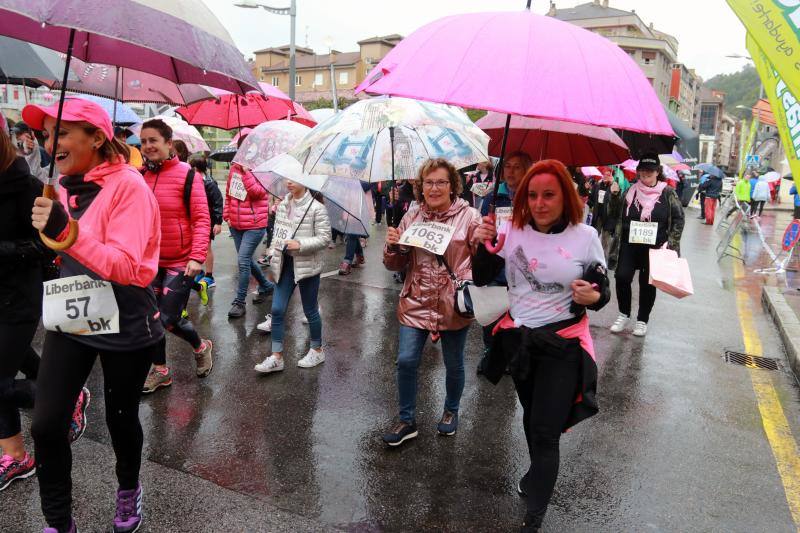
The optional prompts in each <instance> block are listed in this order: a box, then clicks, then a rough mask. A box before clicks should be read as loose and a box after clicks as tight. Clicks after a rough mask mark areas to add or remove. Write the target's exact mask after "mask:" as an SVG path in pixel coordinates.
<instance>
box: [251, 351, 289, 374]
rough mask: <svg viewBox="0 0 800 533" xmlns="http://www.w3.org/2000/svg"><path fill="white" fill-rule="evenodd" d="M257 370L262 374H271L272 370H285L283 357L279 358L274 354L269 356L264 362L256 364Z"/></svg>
mask: <svg viewBox="0 0 800 533" xmlns="http://www.w3.org/2000/svg"><path fill="white" fill-rule="evenodd" d="M255 370H256V372H260V373H262V374H271V373H272V372H280V371H281V370H283V357H281V358H278V357H275V356H274V355H270V356H268V357H267V358H266V359H264V360H263V361H262V362H260V363H258V364H257V365H256V366H255Z"/></svg>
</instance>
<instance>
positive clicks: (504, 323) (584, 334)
mask: <svg viewBox="0 0 800 533" xmlns="http://www.w3.org/2000/svg"><path fill="white" fill-rule="evenodd" d="M516 327H517V326H516V324H514V319H512V318H511V315H509V314H508V313H506V314H505V315H503V318H501V319H500V320H499V321H498V322H497V324H496V325H495V327H494V329H493V330H492V335H497V332H498V331H502V330H504V329H514V328H516ZM556 335H558V336H559V337H562V338H564V339H578V340H579V341H580V343H581V348H583V350H584V351H585V352H586V353H588V354H589V356H590V357H591V358H592V360H593V361H596V360H597V359H596V358H595V355H594V341H593V340H592V333H591V331H590V330H589V317H588V316H587V315H583V318H582V319H580V321H579V322H576V323H575V324H573V325H571V326H568V327H566V328H564V329H560V330H558V331H556Z"/></svg>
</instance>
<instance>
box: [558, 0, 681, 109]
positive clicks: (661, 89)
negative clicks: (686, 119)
mask: <svg viewBox="0 0 800 533" xmlns="http://www.w3.org/2000/svg"><path fill="white" fill-rule="evenodd" d="M548 15H549V16H551V17H555V18H557V19H559V20H563V21H565V22H569V23H570V24H575V25H576V26H580V27H582V28H585V29H587V30H589V31H592V32H594V33H597V34H600V35H602V36H603V37H605V38H607V39H609V40H610V41H613V42H615V43H617V44H618V45H619V46H620V48H622V49H623V50H624V51H625V52H627V53H628V55H629V56H630V57H631V59H633V60H634V61H635V62H636V63H637V64H638V65H639V67H640V68H641V69H642V72H644V75H645V76H646V77H647V79H648V81H650V84H651V85H652V86H653V89H655V92H656V95H658V98H659V100H660V101H661V103H662V104H663V105H664V107H669V104H670V88H671V85H672V71H673V65H675V64H676V63H677V60H678V40H677V39H676V38H675V37H673V36H671V35H668V34H666V33H664V32H660V31H658V30H656V29H655V28H654V27H653V24H652V23H651V24H649V25H648V24H645V23H644V21H643V20H642V19H641V18H640V17H639V15H637V14H636V11H635V10H632V11H623V10H621V9H615V8H612V7H610V6H609V2H608V0H593V1H592V2H588V3H585V4H580V5H577V6H575V7H570V8H563V9H558V7H557V6H556V4H555V2H551V3H550V11H549V12H548ZM685 96H686V97H687V98H688V95H685Z"/></svg>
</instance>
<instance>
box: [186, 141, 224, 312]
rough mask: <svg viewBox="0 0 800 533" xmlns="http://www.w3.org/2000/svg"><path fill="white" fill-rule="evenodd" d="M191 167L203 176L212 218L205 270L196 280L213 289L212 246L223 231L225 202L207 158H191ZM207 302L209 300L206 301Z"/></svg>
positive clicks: (200, 156)
mask: <svg viewBox="0 0 800 533" xmlns="http://www.w3.org/2000/svg"><path fill="white" fill-rule="evenodd" d="M189 165H190V166H191V167H192V168H193V169H194V170H195V172H197V173H198V174H200V175H201V176H203V187H204V188H205V190H206V200H207V201H208V214H209V216H210V217H211V233H210V234H209V239H210V241H209V242H208V252H207V253H206V262H205V265H204V266H205V269H204V270H203V271H202V272H200V273H199V274H198V276H199V277H196V278H195V281H197V282H198V283H199V284H201V285H205V287H204V288H205V289H206V290H208V289H213V288H214V287H216V286H217V282H216V281H214V250H213V247H212V246H211V244H212V243H213V241H214V238H215V237H216V236H217V235H219V233H220V232H221V231H222V221H223V208H224V201H223V199H222V192H220V190H219V186H218V185H217V182H216V181H215V180H214V178H212V177H211V175H210V174H209V173H208V160H207V159H206V158H205V156H202V155H198V156H194V157H191V158H189ZM206 300H207V299H206Z"/></svg>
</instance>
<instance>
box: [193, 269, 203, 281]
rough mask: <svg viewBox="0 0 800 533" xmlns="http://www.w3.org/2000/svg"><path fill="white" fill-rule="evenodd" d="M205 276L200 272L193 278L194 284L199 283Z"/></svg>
mask: <svg viewBox="0 0 800 533" xmlns="http://www.w3.org/2000/svg"><path fill="white" fill-rule="evenodd" d="M205 275H206V273H205V272H203V271H202V270H201V271H200V273H199V274H198V275H196V276H195V277H194V282H195V283H200V280H201V279H203V278H204V277H205Z"/></svg>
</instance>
